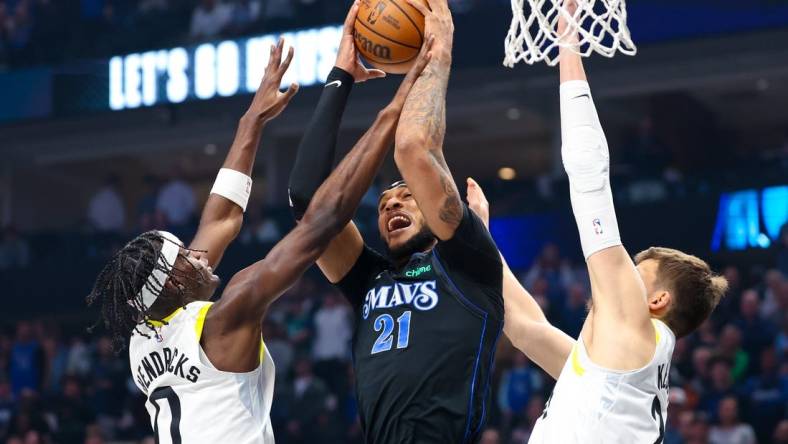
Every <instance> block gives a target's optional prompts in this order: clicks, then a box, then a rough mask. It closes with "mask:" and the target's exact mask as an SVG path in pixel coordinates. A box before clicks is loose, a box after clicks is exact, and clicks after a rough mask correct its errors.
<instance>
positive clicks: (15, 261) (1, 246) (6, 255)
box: [0, 225, 30, 270]
mask: <svg viewBox="0 0 788 444" xmlns="http://www.w3.org/2000/svg"><path fill="white" fill-rule="evenodd" d="M29 265H30V245H29V244H28V243H27V241H26V240H25V238H23V237H22V236H20V235H19V232H18V231H17V230H16V228H14V227H13V226H11V225H9V226H7V227H6V228H5V230H3V240H2V242H0V270H14V269H20V268H27V267H28V266H29Z"/></svg>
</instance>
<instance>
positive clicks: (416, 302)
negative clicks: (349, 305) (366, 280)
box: [360, 259, 447, 323]
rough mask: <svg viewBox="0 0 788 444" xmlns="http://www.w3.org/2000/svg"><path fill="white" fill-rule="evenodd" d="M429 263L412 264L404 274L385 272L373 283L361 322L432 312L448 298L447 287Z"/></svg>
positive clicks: (367, 294) (369, 288) (366, 294)
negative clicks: (390, 315)
mask: <svg viewBox="0 0 788 444" xmlns="http://www.w3.org/2000/svg"><path fill="white" fill-rule="evenodd" d="M436 268H437V267H436V266H435V264H433V263H431V262H430V261H428V260H424V259H421V260H412V261H411V262H410V263H409V264H408V265H407V266H406V267H403V268H402V269H401V270H385V271H383V272H381V273H379V274H378V275H377V276H375V277H374V278H373V280H372V281H371V282H370V284H369V286H368V288H367V291H366V293H365V294H364V297H363V303H362V305H361V312H360V320H361V322H362V323H363V322H367V321H370V319H375V318H376V317H377V316H378V315H380V314H385V313H388V314H395V313H404V312H407V311H417V312H430V311H433V310H436V309H438V308H439V306H440V304H441V300H442V299H444V298H445V297H446V296H447V295H446V293H447V291H446V289H445V285H443V283H442V279H440V276H439V274H438V272H437V270H436Z"/></svg>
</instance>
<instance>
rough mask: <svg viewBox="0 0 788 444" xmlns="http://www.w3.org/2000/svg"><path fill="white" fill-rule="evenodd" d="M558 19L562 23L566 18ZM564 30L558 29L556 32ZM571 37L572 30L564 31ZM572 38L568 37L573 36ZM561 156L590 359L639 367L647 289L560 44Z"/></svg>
mask: <svg viewBox="0 0 788 444" xmlns="http://www.w3.org/2000/svg"><path fill="white" fill-rule="evenodd" d="M559 26H564V27H565V26H566V25H565V23H564V22H563V20H561V21H560V22H559ZM561 31H562V30H561V29H559V32H561ZM563 34H565V35H567V36H568V38H570V39H576V38H577V37H576V31H575V32H573V31H572V30H569V31H568V32H566V33H563ZM570 43H571V42H570ZM560 57H561V59H560V64H561V66H560V71H561V135H562V148H561V157H562V159H563V163H564V169H565V170H566V172H567V175H568V176H569V183H570V197H571V200H572V210H573V212H574V215H575V220H576V222H577V226H578V231H579V232H580V240H581V243H582V247H583V253H584V255H585V257H586V261H587V265H588V270H589V275H590V277H591V292H592V298H593V322H594V325H593V328H592V330H591V331H592V332H593V341H592V343H591V344H587V345H588V346H589V352H590V353H591V354H592V358H594V360H595V362H597V363H598V364H601V365H605V366H609V367H611V368H616V369H628V368H636V367H638V366H639V365H642V363H643V358H644V357H646V358H650V356H651V354H652V353H653V346H654V340H653V338H654V333H653V327H652V325H651V322H650V314H649V309H648V305H647V301H646V291H645V287H644V285H643V281H642V279H641V278H640V275H639V274H638V272H637V270H636V268H635V265H634V263H633V262H632V259H631V258H630V257H629V254H628V253H627V251H626V250H625V249H624V247H623V245H622V244H621V237H620V235H619V231H618V222H617V220H616V213H615V208H614V206H613V196H612V192H611V188H610V172H609V170H610V158H609V153H608V146H607V140H606V138H605V134H604V132H603V130H602V125H601V123H600V121H599V116H598V115H597V112H596V108H595V106H594V101H593V98H592V95H591V89H590V87H589V85H588V82H587V79H586V75H585V72H584V69H583V63H582V60H581V57H580V56H579V55H577V54H576V53H574V52H573V51H571V50H570V49H568V48H562V49H561V55H560Z"/></svg>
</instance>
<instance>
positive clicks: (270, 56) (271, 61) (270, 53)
mask: <svg viewBox="0 0 788 444" xmlns="http://www.w3.org/2000/svg"><path fill="white" fill-rule="evenodd" d="M275 50H276V45H271V48H270V49H269V51H268V65H266V67H265V71H266V73H268V72H269V71H270V70H271V69H272V68H273V67H274V66H275V65H274V51H275Z"/></svg>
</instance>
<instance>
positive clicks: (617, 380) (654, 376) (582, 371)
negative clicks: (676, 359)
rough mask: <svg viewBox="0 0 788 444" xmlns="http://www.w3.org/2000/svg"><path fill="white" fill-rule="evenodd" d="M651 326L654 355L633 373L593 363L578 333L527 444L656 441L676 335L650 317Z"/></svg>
mask: <svg viewBox="0 0 788 444" xmlns="http://www.w3.org/2000/svg"><path fill="white" fill-rule="evenodd" d="M654 329H655V332H656V340H657V348H656V351H655V352H654V357H653V358H652V359H651V362H649V363H648V364H647V365H646V366H645V367H643V368H641V369H638V370H633V371H615V370H608V369H605V368H602V367H599V366H597V365H595V364H594V363H593V362H591V359H590V358H589V357H588V353H587V351H586V347H585V345H584V344H583V336H582V334H581V335H580V338H579V339H578V340H577V342H576V343H575V346H574V347H573V348H572V352H571V353H570V355H569V359H567V361H566V364H564V368H563V370H561V375H560V377H559V378H558V382H557V383H556V385H555V388H554V389H553V394H552V395H551V396H550V399H549V400H548V401H547V406H546V407H545V411H544V413H543V414H542V416H541V417H540V418H539V419H538V420H537V421H536V425H535V426H534V430H533V433H532V434H531V439H530V440H529V441H528V442H529V443H530V444H557V443H561V444H576V443H605V444H615V443H620V444H633V443H648V444H651V443H661V442H662V437H663V436H664V433H665V420H666V419H667V417H668V373H669V372H670V359H671V356H672V355H673V347H674V346H675V344H676V337H675V336H674V335H673V332H672V331H671V330H670V328H668V326H667V325H665V324H664V323H662V322H660V321H656V320H655V321H654Z"/></svg>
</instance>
